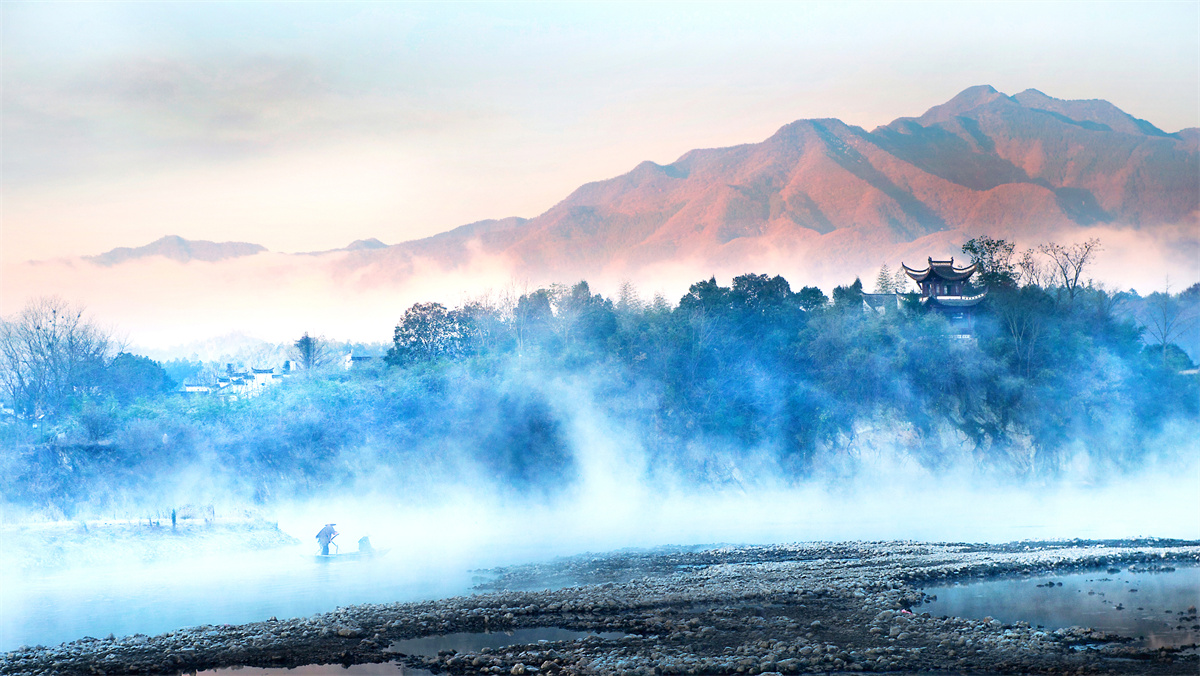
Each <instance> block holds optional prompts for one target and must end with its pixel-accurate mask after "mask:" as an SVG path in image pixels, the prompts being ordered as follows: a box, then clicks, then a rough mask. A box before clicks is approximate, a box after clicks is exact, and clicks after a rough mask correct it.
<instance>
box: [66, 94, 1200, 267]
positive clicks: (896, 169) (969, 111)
mask: <svg viewBox="0 0 1200 676" xmlns="http://www.w3.org/2000/svg"><path fill="white" fill-rule="evenodd" d="M1198 186H1200V129H1194V128H1192V129H1185V130H1182V131H1179V132H1175V133H1168V132H1165V131H1163V130H1161V129H1159V128H1157V127H1155V126H1154V125H1153V124H1151V123H1149V122H1147V121H1145V120H1140V119H1137V118H1134V117H1133V116H1131V115H1129V114H1127V113H1125V112H1123V111H1121V110H1120V109H1119V108H1117V107H1116V106H1114V105H1113V104H1111V103H1109V102H1107V101H1102V100H1089V101H1067V100H1062V99H1056V98H1053V97H1050V96H1047V95H1046V94H1044V93H1042V92H1040V91H1037V90H1035V89H1028V90H1025V91H1023V92H1020V93H1019V94H1016V95H1014V96H1009V95H1006V94H1003V93H1001V92H998V91H996V90H995V89H994V88H992V87H989V86H978V87H971V88H969V89H967V90H965V91H963V92H962V93H960V94H959V95H957V96H955V97H954V98H953V99H951V100H950V101H947V102H946V103H943V104H940V105H937V106H934V107H932V108H930V109H929V110H928V111H926V112H925V113H924V114H923V115H921V116H919V117H902V118H899V119H897V120H895V121H894V122H892V123H890V124H888V125H885V126H882V127H879V128H877V129H875V130H873V131H867V130H865V129H863V128H861V127H855V126H851V125H848V124H846V123H844V122H842V121H840V120H836V119H813V120H799V121H797V122H793V123H791V124H788V125H785V126H783V127H782V128H780V129H779V131H777V132H776V133H775V134H774V135H772V136H771V137H770V138H767V139H766V140H764V141H762V142H760V143H751V144H745V145H739V146H733V147H729V148H715V149H703V150H692V151H690V152H687V153H685V154H684V155H683V156H682V157H680V158H679V159H677V160H676V161H674V162H672V163H671V164H667V165H659V164H655V163H653V162H643V163H641V164H639V165H637V166H636V167H634V168H633V170H632V171H630V172H629V173H626V174H623V175H621V176H617V177H615V178H611V179H607V180H603V181H597V182H594V183H588V184H586V185H583V186H581V187H580V188H578V189H576V190H575V191H574V192H572V193H571V194H570V195H568V196H567V197H566V199H564V200H562V201H561V202H559V203H558V204H556V205H555V206H554V207H552V208H551V209H549V210H548V211H546V212H545V213H543V214H541V215H539V216H537V217H535V218H532V219H524V218H506V219H500V220H485V221H479V222H476V223H471V224H469V225H464V226H461V227H458V228H455V229H453V230H450V231H447V232H444V233H441V234H438V235H435V236H433V237H427V238H424V239H420V240H414V241H409V242H404V243H401V244H397V245H393V246H387V245H385V244H383V243H382V242H380V241H379V240H375V239H368V240H358V241H356V242H354V243H352V244H350V245H349V246H347V247H345V248H342V249H335V250H332V251H323V252H313V253H312V254H309V255H314V256H320V255H322V254H332V253H339V254H340V256H339V257H338V258H336V259H332V258H331V259H330V260H331V261H332V263H331V264H332V265H333V269H335V270H336V272H335V273H334V274H335V276H339V278H342V279H353V280H357V281H356V282H355V283H360V284H364V285H379V284H385V283H389V284H390V283H397V282H401V281H403V280H405V279H408V278H409V277H411V276H412V275H414V274H428V273H429V272H430V271H431V270H434V269H436V268H439V267H440V268H441V269H442V270H444V271H455V270H460V269H462V270H468V271H470V272H476V271H477V270H476V269H475V268H476V267H477V266H478V265H479V264H480V262H481V261H486V265H488V266H490V268H489V269H503V270H506V271H507V274H511V275H512V278H514V279H516V278H525V279H542V280H547V279H549V280H555V279H558V280H568V281H570V280H577V279H582V278H585V277H587V278H592V279H597V278H599V277H607V278H609V279H613V278H635V277H640V276H644V274H643V273H644V272H645V271H646V270H650V269H655V268H657V269H658V270H662V271H663V272H662V274H663V275H669V274H673V275H676V276H695V275H698V274H700V275H707V274H709V273H717V274H728V273H730V272H733V273H735V274H736V273H740V272H744V271H746V270H749V269H751V268H754V269H766V268H771V269H774V270H776V271H785V272H786V271H788V270H791V271H792V272H802V273H803V274H804V275H806V276H808V277H810V278H821V277H822V275H824V276H825V278H829V277H830V276H835V277H837V276H845V275H846V274H857V273H858V272H863V271H866V270H868V269H870V268H871V267H872V266H875V267H876V268H877V266H878V265H879V264H880V263H881V262H885V261H887V262H890V263H892V264H895V263H896V262H899V260H901V258H902V257H903V258H907V259H909V260H916V261H920V260H924V259H925V258H926V257H927V256H929V255H952V254H954V253H957V247H958V245H959V244H960V243H961V242H962V241H964V240H965V239H966V238H968V237H971V236H975V235H978V234H982V233H986V234H989V235H992V236H995V237H1004V238H1008V239H1016V240H1020V241H1023V242H1026V243H1038V242H1042V241H1046V240H1048V239H1054V238H1063V237H1066V238H1069V237H1071V236H1076V235H1081V234H1087V231H1088V230H1089V229H1092V228H1096V227H1098V226H1104V227H1107V228H1110V229H1111V228H1118V229H1124V230H1129V231H1134V232H1137V233H1139V234H1138V237H1140V238H1142V239H1143V240H1148V241H1158V242H1166V241H1168V239H1170V238H1172V237H1173V238H1174V239H1171V240H1170V241H1171V242H1172V243H1171V244H1169V245H1166V248H1167V249H1168V250H1170V251H1172V252H1175V253H1178V254H1179V255H1180V256H1184V257H1186V256H1187V255H1188V251H1185V250H1184V249H1186V248H1187V247H1192V248H1194V247H1195V246H1196V242H1195V241H1194V240H1195V239H1196V238H1195V237H1194V235H1192V234H1191V233H1193V232H1194V231H1195V230H1194V228H1195V225H1196V222H1197V217H1198V214H1200V188H1198ZM1172 233H1173V234H1172ZM1181 233H1182V234H1181ZM1181 238H1182V239H1181ZM261 251H264V249H263V247H261V246H258V245H255V244H246V243H232V242H229V243H222V244H217V243H213V242H189V241H187V240H184V239H181V238H179V237H164V238H163V239H161V240H159V241H157V242H154V243H153V244H150V245H148V246H145V247H141V248H137V249H125V248H122V249H114V250H112V251H110V252H108V253H105V254H101V255H100V256H94V257H91V258H89V260H91V261H93V262H96V263H98V264H100V265H114V264H117V263H120V262H122V261H125V260H130V259H133V258H140V257H144V256H154V255H158V256H166V257H168V258H172V259H175V260H180V261H189V260H205V261H216V260H222V259H226V258H233V257H237V256H246V255H251V254H255V253H258V252H261ZM1173 255H1174V254H1173ZM430 263H432V264H433V265H434V267H430ZM822 268H823V270H822Z"/></svg>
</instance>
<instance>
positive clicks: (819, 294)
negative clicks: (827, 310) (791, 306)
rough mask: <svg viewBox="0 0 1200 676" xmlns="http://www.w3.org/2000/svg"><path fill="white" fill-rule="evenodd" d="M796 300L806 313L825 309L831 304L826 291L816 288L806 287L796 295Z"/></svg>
mask: <svg viewBox="0 0 1200 676" xmlns="http://www.w3.org/2000/svg"><path fill="white" fill-rule="evenodd" d="M796 300H797V301H799V303H800V307H802V308H804V310H805V311H806V312H812V311H813V310H817V309H820V308H823V307H825V306H826V305H827V304H828V303H829V298H828V297H827V296H826V295H825V292H824V291H821V289H819V288H817V287H815V286H806V287H804V288H803V289H800V291H799V292H797V293H796Z"/></svg>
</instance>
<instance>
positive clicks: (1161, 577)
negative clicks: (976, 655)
mask: <svg viewBox="0 0 1200 676" xmlns="http://www.w3.org/2000/svg"><path fill="white" fill-rule="evenodd" d="M1109 570H1112V571H1113V572H1109ZM925 592H926V593H928V594H933V595H936V596H937V601H934V602H932V603H927V604H925V606H923V609H924V610H925V611H927V612H929V613H930V614H931V615H953V616H957V617H968V618H972V619H983V618H985V617H992V618H994V619H997V620H1000V621H1001V622H1004V623H1006V624H1010V623H1013V622H1017V621H1021V620H1024V621H1026V622H1029V623H1030V624H1032V625H1034V626H1039V625H1040V626H1043V627H1045V628H1046V629H1051V630H1053V629H1058V628H1061V627H1070V626H1080V627H1091V628H1093V629H1099V630H1102V631H1108V632H1115V633H1118V634H1121V635H1124V636H1131V637H1134V638H1139V639H1140V640H1141V642H1142V644H1143V645H1145V646H1147V647H1150V648H1160V647H1179V646H1185V645H1193V644H1196V643H1200V625H1197V621H1196V620H1195V619H1194V616H1192V615H1189V614H1188V612H1187V611H1188V608H1189V607H1195V606H1200V567H1181V568H1178V569H1176V570H1175V571H1173V572H1133V571H1131V570H1129V569H1128V568H1122V569H1101V570H1096V571H1090V572H1083V573H1071V574H1068V575H1052V576H1039V577H1027V578H1018V579H998V580H984V581H978V582H975V581H972V582H964V583H962V584H957V585H951V586H945V587H930V588H927V589H926V590H925ZM1184 618H1192V619H1190V620H1185V619H1184Z"/></svg>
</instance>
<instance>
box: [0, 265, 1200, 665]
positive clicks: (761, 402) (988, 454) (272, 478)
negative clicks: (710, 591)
mask: <svg viewBox="0 0 1200 676" xmlns="http://www.w3.org/2000/svg"><path fill="white" fill-rule="evenodd" d="M466 281H470V280H466ZM466 281H464V282H463V284H464V288H465V287H466V285H467V284H466ZM796 286H797V287H799V286H800V285H799V284H797V285H796ZM651 288H653V287H651ZM797 291H798V289H793V288H792V287H791V286H790V285H789V284H788V282H787V281H786V280H783V279H782V278H778V277H776V278H771V277H768V276H765V275H745V276H740V277H736V278H734V280H733V282H732V285H731V286H730V287H725V286H722V285H721V282H717V281H706V282H701V283H696V284H693V285H692V286H691V287H690V288H689V289H687V292H686V293H685V294H684V295H683V296H682V297H681V298H680V300H679V301H678V302H674V301H672V300H666V299H663V298H661V297H660V298H658V299H657V300H655V301H647V300H643V299H642V298H641V297H639V296H638V295H637V293H636V292H634V291H631V290H629V289H628V288H626V289H624V290H623V291H622V292H621V294H620V295H619V296H618V298H617V299H616V300H615V302H614V299H612V298H605V297H604V296H603V295H601V294H594V293H593V292H592V290H591V289H590V288H589V287H588V285H587V284H583V283H581V284H577V285H575V286H572V287H562V286H560V287H553V288H550V289H546V288H542V289H533V288H530V287H524V288H521V289H514V290H512V291H511V292H510V293H511V294H512V295H511V296H510V297H509V298H507V300H503V301H502V302H494V303H488V302H483V303H479V302H476V303H467V302H465V301H464V302H463V304H462V305H459V306H455V307H452V308H449V309H447V308H441V309H440V310H438V309H437V307H434V306H432V305H424V306H414V307H412V308H409V310H408V311H406V312H405V313H404V314H403V316H402V318H401V320H400V324H399V326H398V327H396V328H397V330H396V332H395V335H396V340H395V341H394V342H393V343H392V350H391V352H390V353H389V355H390V356H389V363H387V364H385V363H383V362H382V361H378V360H377V361H376V362H373V363H370V364H368V365H367V366H365V367H362V368H359V367H355V368H354V369H350V370H346V369H344V368H342V367H341V366H340V365H338V364H330V365H327V366H324V367H316V366H314V367H313V369H312V370H310V371H300V372H294V373H292V374H291V375H290V376H289V377H287V378H282V379H280V380H279V381H278V383H277V384H275V385H274V386H272V387H267V388H265V389H263V390H261V391H258V392H256V393H255V394H253V395H249V394H247V395H245V396H237V397H232V398H231V397H228V396H222V395H215V394H214V395H204V396H192V397H184V396H181V395H170V394H163V393H161V392H157V393H156V392H151V391H147V392H146V393H143V395H142V396H140V397H138V398H134V399H131V400H122V399H117V398H112V397H109V396H108V395H105V394H104V393H105V390H104V387H106V386H105V385H104V384H103V383H102V382H101V383H99V384H93V385H87V386H86V387H82V388H76V390H74V391H75V392H79V391H85V392H87V393H88V395H87V396H86V397H83V398H82V399H78V400H75V399H72V400H70V401H67V402H65V403H64V404H63V408H62V409H61V410H60V411H58V412H56V413H55V414H54V415H51V416H50V417H35V416H28V417H20V416H16V417H10V418H8V419H7V420H6V423H5V424H4V425H3V426H0V435H2V437H0V451H3V452H2V453H0V493H2V494H3V499H2V500H0V509H2V510H3V511H2V513H0V528H3V529H4V532H3V535H4V540H5V542H6V545H7V546H6V547H5V548H4V549H3V550H2V551H0V568H2V569H3V570H4V572H5V579H6V583H7V581H9V580H12V581H13V583H12V584H6V585H5V586H4V587H5V588H4V591H3V596H2V597H0V602H2V603H3V604H4V607H5V612H4V613H2V614H3V615H4V618H3V623H2V624H3V626H2V627H0V631H2V632H3V636H0V649H4V648H12V647H14V646H15V645H19V644H21V643H32V642H42V643H45V642H51V641H53V642H57V641H62V640H68V639H70V638H72V637H78V636H81V635H84V634H90V635H96V636H102V635H105V634H107V633H109V632H113V633H117V634H121V633H134V632H141V633H156V632H162V631H168V630H170V629H172V628H177V627H180V626H185V625H193V624H202V623H219V622H243V621H254V620H262V619H265V618H266V617H269V616H271V615H278V616H285V615H286V616H294V615H306V614H311V613H315V612H322V611H327V610H330V609H332V608H333V607H336V606H337V605H344V604H349V603H364V602H372V603H383V602H390V601H406V600H415V599H422V598H433V597H437V596H445V595H448V594H464V593H469V592H470V591H471V585H472V584H473V581H474V576H475V575H477V573H473V572H472V571H474V570H476V569H481V568H491V567H495V566H503V565H509V564H513V563H520V562H529V561H538V560H545V559H548V558H552V557H556V556H564V555H572V554H579V553H583V552H597V553H598V552H611V551H613V550H620V549H624V548H653V547H658V546H670V545H675V546H713V545H720V544H766V543H780V542H797V541H812V540H833V541H845V540H896V539H900V540H921V541H963V542H1007V541H1015V540H1025V539H1074V538H1090V539H1110V538H1130V537H1139V536H1146V537H1166V538H1172V537H1173V538H1200V521H1198V520H1197V518H1196V515H1195V513H1194V509H1193V508H1194V505H1195V491H1196V489H1197V486H1200V452H1198V451H1200V448H1198V446H1197V441H1196V440H1197V439H1200V416H1198V415H1197V405H1198V404H1200V397H1198V396H1197V391H1196V387H1197V384H1196V380H1195V377H1194V376H1189V375H1185V374H1181V373H1180V372H1179V371H1180V370H1181V368H1182V367H1180V366H1178V365H1176V362H1175V361H1171V362H1168V360H1167V354H1166V353H1165V352H1161V353H1160V352H1156V351H1154V350H1153V346H1150V347H1147V346H1144V345H1143V342H1142V340H1141V338H1140V337H1139V334H1138V331H1137V330H1136V327H1134V326H1133V325H1132V324H1131V323H1130V322H1129V321H1128V319H1127V318H1124V317H1121V316H1118V315H1117V314H1114V313H1113V311H1112V303H1111V299H1112V297H1111V295H1110V294H1108V293H1107V292H1105V291H1103V290H1101V289H1098V288H1094V287H1089V288H1087V289H1083V290H1081V291H1080V292H1079V294H1078V295H1077V296H1074V297H1072V296H1068V295H1067V294H1066V293H1065V292H1064V291H1063V290H1061V289H1057V288H1053V287H1047V288H1041V287H1036V286H1026V287H1024V288H1021V289H1012V290H1011V295H1007V296H1005V295H1001V294H1000V293H997V295H996V296H995V300H994V301H993V302H995V303H996V304H997V307H998V308H999V309H998V310H997V311H996V312H997V313H999V312H1009V313H1012V312H1015V311H1020V312H1021V313H1024V314H1023V315H1022V316H1025V317H1026V318H1027V319H1028V321H1031V322H1034V323H1035V324H1037V326H1038V327H1039V330H1040V331H1041V332H1042V333H1041V335H1040V339H1039V341H1038V342H1037V343H1036V345H1034V346H1033V348H1028V347H1027V348H1024V349H1023V350H1016V349H1014V348H1013V340H1012V336H1011V332H1010V325H1009V324H1006V323H1005V321H1001V315H999V314H995V315H993V314H991V313H984V314H983V315H981V316H980V318H979V321H978V323H977V324H976V326H975V330H974V335H973V336H972V338H971V339H969V340H962V339H960V338H959V337H958V335H957V334H954V333H953V332H952V329H951V328H950V325H949V324H948V322H947V321H946V320H945V319H944V318H942V317H940V316H936V315H933V314H925V313H920V312H917V311H904V312H893V313H890V314H883V315H879V314H876V313H874V312H867V313H864V312H863V310H862V300H861V297H859V296H855V295H854V294H855V293H857V292H856V291H855V290H854V289H853V288H852V287H849V286H842V287H839V288H838V289H837V290H835V293H834V294H833V295H834V298H835V302H834V303H832V304H829V303H824V302H822V304H820V305H818V306H814V307H813V308H811V309H809V310H802V309H801V306H800V302H801V300H800V299H801V297H802V294H800V293H797ZM818 293H819V292H818ZM244 302H245V301H231V303H235V304H236V303H244ZM254 302H258V301H254ZM1006 303H1007V305H1005V304H1006ZM271 311H272V312H275V311H278V309H272V310H271ZM352 311H353V308H350V309H347V312H352ZM439 312H440V313H441V314H439ZM391 328H392V327H388V330H385V331H378V332H376V333H375V334H374V335H373V336H372V337H373V338H374V339H375V340H376V341H378V340H380V339H381V338H385V337H386V336H388V335H389V334H391V333H392V331H391ZM399 329H403V330H399ZM380 334H382V335H380ZM406 341H407V342H406ZM275 354H276V356H278V354H279V353H275ZM1172 359H1175V357H1172ZM1185 361H1186V359H1185ZM155 368H157V367H155ZM1184 370H1186V369H1184ZM114 396H115V395H114ZM33 410H37V409H33ZM47 410H50V409H47ZM176 515H178V516H179V518H180V530H179V532H176V531H175V529H174V526H173V524H172V519H173V517H174V516H176ZM326 523H334V524H336V527H337V530H338V531H339V532H340V535H339V537H338V539H337V540H335V543H336V545H337V546H336V547H334V550H335V551H336V552H338V553H349V552H353V551H356V550H357V549H358V547H357V545H356V543H357V542H358V540H359V538H362V537H368V538H369V539H370V542H371V543H372V544H373V545H374V547H375V548H376V549H378V550H381V551H384V550H386V554H385V555H384V556H383V557H381V558H378V559H375V560H372V561H369V562H363V563H365V564H366V565H362V566H359V567H356V568H354V569H353V571H352V573H353V574H352V575H344V574H339V573H338V571H337V570H335V569H328V568H321V567H320V566H321V565H322V564H319V563H316V562H315V561H314V558H313V554H314V553H315V552H316V549H317V547H316V541H315V539H314V536H315V535H316V532H317V531H318V529H320V528H321V526H322V525H323V524H326ZM169 524H170V525H169ZM344 564H345V562H341V563H339V564H337V565H344ZM322 571H324V572H322ZM331 571H332V572H331Z"/></svg>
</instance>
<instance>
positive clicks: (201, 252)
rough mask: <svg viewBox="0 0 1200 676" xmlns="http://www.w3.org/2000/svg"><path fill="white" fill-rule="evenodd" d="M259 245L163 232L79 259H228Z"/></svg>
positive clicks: (107, 263)
mask: <svg viewBox="0 0 1200 676" xmlns="http://www.w3.org/2000/svg"><path fill="white" fill-rule="evenodd" d="M266 250H267V248H266V247H264V246H262V245H260V244H251V243H249V242H209V241H206V240H189V239H184V238H183V237H180V236H179V235H167V236H165V237H161V238H159V239H156V240H154V241H153V242H151V243H149V244H147V245H145V246H140V247H133V248H131V247H124V246H123V247H117V248H116V249H112V250H110V251H106V252H104V253H102V254H98V255H95V256H84V257H83V259H84V260H86V261H89V262H92V263H95V264H96V265H104V266H110V265H118V264H120V263H124V262H125V261H129V260H133V259H138V258H148V257H150V256H162V257H164V258H169V259H171V260H175V261H179V262H180V263H188V262H190V261H205V262H215V261H221V260H225V259H228V258H240V257H242V256H253V255H254V254H257V253H261V252H263V251H266Z"/></svg>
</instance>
